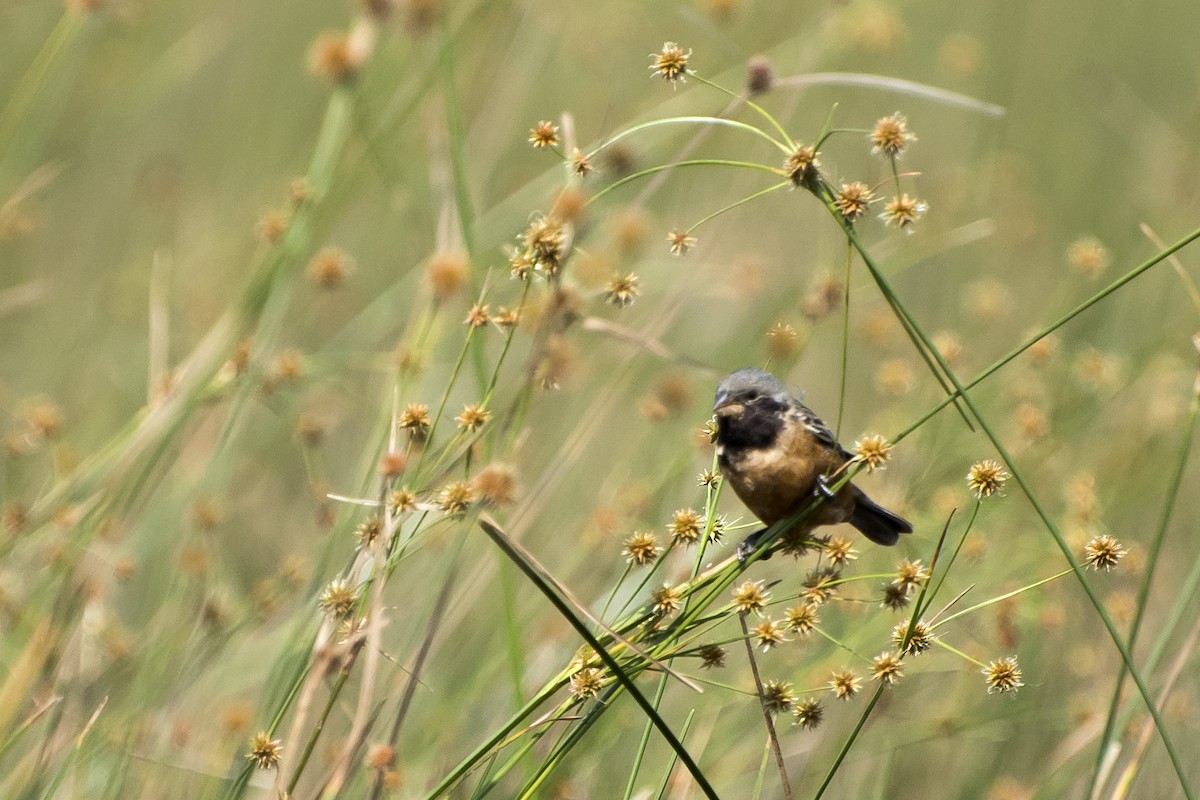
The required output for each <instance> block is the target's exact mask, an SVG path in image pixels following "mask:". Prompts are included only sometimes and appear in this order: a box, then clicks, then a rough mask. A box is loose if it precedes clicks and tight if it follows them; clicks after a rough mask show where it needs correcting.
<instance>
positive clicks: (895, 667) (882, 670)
mask: <svg viewBox="0 0 1200 800" xmlns="http://www.w3.org/2000/svg"><path fill="white" fill-rule="evenodd" d="M900 666H901V663H900V654H899V653H880V654H879V655H877V656H875V658H874V659H872V660H871V678H872V679H873V680H877V681H879V682H880V683H886V684H888V685H889V686H891V685H894V684H895V683H896V681H898V680H900V679H901V678H903V677H904V672H903V671H901V669H900Z"/></svg>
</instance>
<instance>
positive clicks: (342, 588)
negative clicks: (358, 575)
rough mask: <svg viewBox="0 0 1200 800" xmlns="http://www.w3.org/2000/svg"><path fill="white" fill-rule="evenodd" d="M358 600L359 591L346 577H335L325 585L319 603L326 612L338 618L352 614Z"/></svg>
mask: <svg viewBox="0 0 1200 800" xmlns="http://www.w3.org/2000/svg"><path fill="white" fill-rule="evenodd" d="M357 602H358V592H357V590H355V588H354V587H353V586H351V585H350V583H349V582H348V581H346V579H345V578H334V579H333V580H331V581H330V582H329V583H328V584H326V585H325V590H324V591H322V592H321V597H320V599H319V600H318V601H317V603H318V604H319V605H320V606H321V610H323V611H324V612H325V613H326V614H329V615H330V616H331V617H337V618H338V619H344V618H345V617H348V616H350V612H351V611H353V610H354V605H355V603H357Z"/></svg>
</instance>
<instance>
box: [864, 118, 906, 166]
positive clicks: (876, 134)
mask: <svg viewBox="0 0 1200 800" xmlns="http://www.w3.org/2000/svg"><path fill="white" fill-rule="evenodd" d="M870 138H871V152H872V153H873V154H875V155H879V154H883V155H885V156H888V157H889V158H899V157H900V156H901V155H903V154H904V151H905V150H907V149H908V143H909V142H915V141H916V140H917V137H916V136H913V135H912V133H910V132H909V130H908V120H907V119H905V118H904V116H903V115H901V114H900V112H896V113H895V114H891V115H889V116H886V117H883V118H881V119H880V120H879V121H877V122H876V123H875V127H874V128H873V129H872V130H871V137H870Z"/></svg>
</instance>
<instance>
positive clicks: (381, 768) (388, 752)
mask: <svg viewBox="0 0 1200 800" xmlns="http://www.w3.org/2000/svg"><path fill="white" fill-rule="evenodd" d="M363 763H364V764H365V765H366V767H367V769H370V770H374V771H375V772H387V771H389V770H391V769H392V768H393V767H395V766H396V748H394V747H392V746H391V745H390V744H377V745H374V746H372V747H371V749H370V750H368V751H367V757H366V759H365V760H364V762H363Z"/></svg>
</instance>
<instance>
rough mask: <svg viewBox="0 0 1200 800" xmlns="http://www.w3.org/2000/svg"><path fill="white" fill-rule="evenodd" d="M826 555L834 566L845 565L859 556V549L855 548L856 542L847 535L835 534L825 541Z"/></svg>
mask: <svg viewBox="0 0 1200 800" xmlns="http://www.w3.org/2000/svg"><path fill="white" fill-rule="evenodd" d="M825 557H826V558H828V559H829V563H831V564H833V565H834V566H836V567H844V566H846V564H848V563H850V562H851V561H853V560H855V559H856V558H858V551H857V550H855V549H854V542H852V541H851V540H850V539H847V538H846V537H845V536H833V537H830V539H829V541H828V542H826V543H825Z"/></svg>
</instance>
